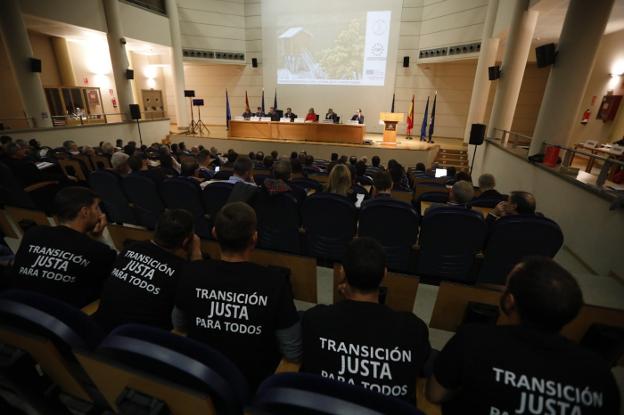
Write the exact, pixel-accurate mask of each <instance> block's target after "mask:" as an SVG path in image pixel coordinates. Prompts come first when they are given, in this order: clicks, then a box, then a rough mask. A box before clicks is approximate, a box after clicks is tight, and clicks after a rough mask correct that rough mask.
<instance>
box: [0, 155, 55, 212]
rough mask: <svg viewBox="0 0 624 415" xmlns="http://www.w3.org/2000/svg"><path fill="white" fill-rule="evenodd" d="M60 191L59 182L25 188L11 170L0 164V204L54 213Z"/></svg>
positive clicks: (48, 182)
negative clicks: (54, 201)
mask: <svg viewBox="0 0 624 415" xmlns="http://www.w3.org/2000/svg"><path fill="white" fill-rule="evenodd" d="M58 190H59V186H58V182H56V181H45V182H40V183H35V184H32V185H30V186H27V187H23V186H22V185H21V183H19V182H18V180H17V179H16V178H15V176H14V175H13V172H12V171H11V169H10V168H9V167H8V166H7V165H6V164H4V163H0V204H2V205H10V206H15V207H22V208H27V209H42V210H45V211H46V212H47V213H51V212H52V201H53V199H54V195H55V194H56V192H57V191H58Z"/></svg>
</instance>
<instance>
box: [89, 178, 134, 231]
mask: <svg viewBox="0 0 624 415" xmlns="http://www.w3.org/2000/svg"><path fill="white" fill-rule="evenodd" d="M89 186H90V187H91V189H93V190H94V191H95V192H96V193H97V194H98V196H99V197H100V198H101V199H102V205H103V206H104V211H105V212H106V216H107V217H108V221H109V222H114V223H131V224H135V225H136V224H137V219H136V217H135V216H134V212H133V211H132V208H131V207H130V202H129V201H128V198H127V197H126V194H125V193H124V191H123V190H122V188H121V183H120V178H119V176H117V175H116V174H115V173H112V172H110V171H108V170H97V171H94V172H93V173H91V174H90V175H89Z"/></svg>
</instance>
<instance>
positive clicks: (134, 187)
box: [121, 174, 165, 229]
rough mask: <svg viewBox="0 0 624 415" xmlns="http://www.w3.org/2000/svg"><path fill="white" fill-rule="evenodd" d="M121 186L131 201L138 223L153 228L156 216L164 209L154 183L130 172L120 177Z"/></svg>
mask: <svg viewBox="0 0 624 415" xmlns="http://www.w3.org/2000/svg"><path fill="white" fill-rule="evenodd" d="M121 187H122V188H123V190H124V192H125V193H126V196H127V197H128V200H129V201H130V202H131V203H132V209H133V210H134V213H135V215H136V217H137V220H138V222H139V225H141V226H145V227H146V228H149V229H154V228H155V227H156V222H157V221H158V217H159V216H160V214H161V213H162V212H163V210H165V205H164V204H163V201H162V199H161V198H160V195H159V194H158V188H157V187H156V183H154V181H153V180H150V179H148V178H147V177H142V176H139V175H135V174H131V175H129V176H126V177H124V178H123V179H121Z"/></svg>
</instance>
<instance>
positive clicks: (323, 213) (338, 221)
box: [301, 193, 357, 261]
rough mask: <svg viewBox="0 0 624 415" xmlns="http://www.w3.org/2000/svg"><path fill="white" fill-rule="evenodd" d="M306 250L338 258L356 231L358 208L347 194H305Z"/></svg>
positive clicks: (303, 209) (339, 258) (321, 256)
mask: <svg viewBox="0 0 624 415" xmlns="http://www.w3.org/2000/svg"><path fill="white" fill-rule="evenodd" d="M301 216H302V222H303V228H304V229H305V237H306V241H307V250H308V254H309V255H311V256H315V257H317V258H323V259H328V260H333V261H340V260H342V257H343V256H344V254H345V252H346V247H347V244H348V243H349V241H351V239H353V235H355V230H356V224H357V210H356V208H355V206H354V205H353V203H351V201H350V200H349V199H347V198H346V197H343V196H340V195H335V194H331V193H318V194H315V195H312V196H310V197H308V198H306V200H305V202H304V203H303V207H302V214H301Z"/></svg>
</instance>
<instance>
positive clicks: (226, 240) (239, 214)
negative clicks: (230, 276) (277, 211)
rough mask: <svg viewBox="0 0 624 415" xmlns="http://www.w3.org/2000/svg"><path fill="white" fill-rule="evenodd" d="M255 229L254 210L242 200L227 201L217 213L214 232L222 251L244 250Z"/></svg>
mask: <svg viewBox="0 0 624 415" xmlns="http://www.w3.org/2000/svg"><path fill="white" fill-rule="evenodd" d="M255 231H256V212H254V210H253V209H252V208H251V207H250V206H249V205H248V204H246V203H244V202H234V203H228V204H227V205H225V206H223V208H221V210H220V211H219V212H218V213H217V217H216V219H215V232H216V234H217V241H218V242H219V246H220V247H221V250H222V251H226V252H242V251H244V250H245V249H246V248H247V247H248V246H249V243H250V241H251V237H252V236H253V233H254V232H255Z"/></svg>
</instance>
